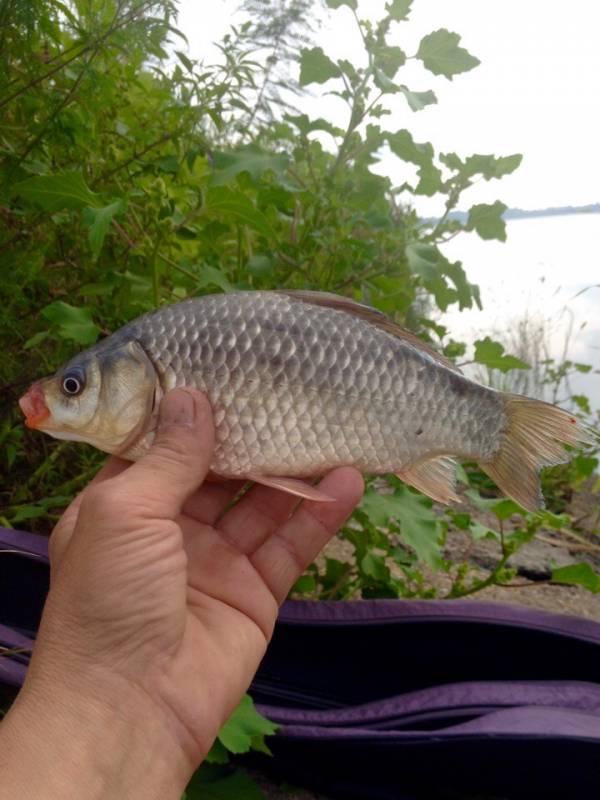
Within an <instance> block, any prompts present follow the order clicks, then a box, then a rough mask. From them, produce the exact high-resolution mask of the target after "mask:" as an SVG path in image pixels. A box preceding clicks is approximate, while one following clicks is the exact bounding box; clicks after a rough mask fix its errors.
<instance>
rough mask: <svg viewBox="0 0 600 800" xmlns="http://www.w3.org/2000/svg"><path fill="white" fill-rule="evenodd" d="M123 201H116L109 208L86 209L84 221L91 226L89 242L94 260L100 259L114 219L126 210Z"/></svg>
mask: <svg viewBox="0 0 600 800" xmlns="http://www.w3.org/2000/svg"><path fill="white" fill-rule="evenodd" d="M124 207H125V206H124V203H123V201H122V200H115V202H114V203H111V204H110V205H108V206H102V208H86V209H85V211H84V221H85V222H86V224H87V225H88V226H89V231H88V242H89V243H90V248H91V250H92V254H93V256H94V259H96V258H98V256H99V254H100V251H101V250H102V245H103V244H104V239H105V237H106V234H107V232H108V229H109V227H110V223H111V221H112V218H113V217H114V216H116V214H120V213H121V212H122V211H123V209H124Z"/></svg>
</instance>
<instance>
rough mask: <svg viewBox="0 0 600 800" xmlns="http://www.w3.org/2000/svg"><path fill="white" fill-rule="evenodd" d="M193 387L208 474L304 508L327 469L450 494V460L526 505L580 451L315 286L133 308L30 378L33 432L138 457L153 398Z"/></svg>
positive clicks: (410, 338) (383, 321) (573, 431)
mask: <svg viewBox="0 0 600 800" xmlns="http://www.w3.org/2000/svg"><path fill="white" fill-rule="evenodd" d="M177 386H194V387H196V388H198V389H200V390H202V391H203V392H205V393H206V395H207V396H208V398H209V400H210V403H211V405H212V408H213V413H214V420H215V425H216V449H215V453H214V459H213V463H212V467H211V469H212V471H213V472H214V473H215V474H216V475H219V476H223V477H227V478H240V477H242V478H246V479H249V480H254V481H257V482H261V483H265V484H267V485H272V486H277V487H279V488H281V489H283V490H285V491H290V492H292V493H295V494H298V495H300V496H303V497H310V498H312V499H321V500H323V499H326V498H325V497H324V496H323V495H321V494H320V493H319V491H318V489H316V488H314V487H312V486H311V485H310V484H308V483H306V482H304V481H302V480H300V479H301V478H307V477H311V476H318V475H322V474H324V473H325V472H327V471H328V470H330V469H331V468H333V467H336V466H340V465H354V466H355V467H357V468H358V469H359V470H361V471H362V472H364V473H373V474H382V473H389V472H393V473H395V474H396V475H398V476H399V477H401V478H402V479H403V480H404V481H406V482H407V483H408V484H410V485H412V486H414V487H416V488H418V489H420V490H421V491H423V492H424V493H425V494H427V495H429V496H430V497H432V498H434V499H436V500H439V501H440V502H450V501H452V500H457V499H458V498H457V496H456V492H455V488H454V473H455V469H454V467H455V464H454V462H453V461H452V458H456V457H457V458H461V459H468V460H472V461H476V462H477V463H478V464H479V465H480V466H481V468H482V469H483V470H484V471H485V472H486V473H487V474H488V475H489V476H491V478H492V479H493V480H494V481H495V482H496V483H497V484H498V486H499V487H500V488H501V489H502V491H503V492H504V493H505V494H507V495H508V496H509V497H512V498H514V499H515V500H516V501H517V502H518V503H520V504H521V505H522V506H523V507H524V508H526V509H530V510H533V509H536V508H539V507H540V506H542V504H543V498H542V495H541V490H540V484H539V479H538V472H539V470H540V468H541V467H544V466H549V465H551V464H557V463H560V462H564V461H566V460H567V459H568V454H567V453H566V451H565V449H564V447H563V444H568V445H575V444H577V443H579V442H585V441H589V434H588V433H587V432H586V430H585V429H584V428H583V427H582V426H581V424H580V423H579V422H578V421H577V420H576V418H575V417H574V416H572V415H571V414H570V413H569V412H568V411H564V410H562V409H560V408H557V407H556V406H552V405H549V404H547V403H543V402H540V401H538V400H533V399H530V398H527V397H523V396H520V395H514V394H507V393H503V392H498V391H495V390H493V389H490V388H488V387H485V386H482V385H480V384H478V383H476V382H474V381H472V380H469V379H468V378H467V377H465V376H464V375H462V374H461V373H460V372H458V371H457V370H456V368H455V367H454V366H453V365H452V364H451V363H450V362H448V361H446V359H444V358H443V357H442V356H440V355H439V354H438V353H436V352H435V351H434V350H433V349H431V348H430V347H428V346H427V345H425V344H424V343H423V342H421V341H420V340H419V339H418V338H417V337H416V336H415V335H414V334H411V333H410V332H408V331H406V330H404V329H402V328H400V327H399V326H397V325H395V324H394V323H393V322H391V321H390V320H389V319H388V318H387V317H386V316H385V315H383V314H382V313H380V312H378V311H376V310H375V309H372V308H369V307H367V306H363V305H361V304H358V303H355V302H354V301H352V300H349V299H348V298H344V297H339V296H337V295H331V294H327V293H320V292H288V291H271V292H236V293H232V294H218V295H209V296H205V297H200V298H194V299H190V300H186V301H184V302H182V303H177V304H176V305H171V306H164V307H163V308H160V309H159V310H158V311H154V312H151V313H149V314H145V315H144V316H142V317H139V318H138V319H136V320H133V321H132V322H130V323H129V324H127V325H125V326H124V327H123V328H121V329H120V330H118V331H117V332H116V333H113V334H112V335H111V336H109V337H107V338H106V339H103V340H102V341H100V342H99V343H98V344H96V345H95V346H94V347H91V348H90V349H89V350H86V351H85V352H83V353H81V354H79V355H77V356H76V357H75V358H73V359H72V360H71V361H69V362H68V364H66V366H64V367H62V368H61V369H59V370H58V372H57V373H56V374H55V375H54V376H52V377H50V378H47V379H45V380H42V381H39V382H38V383H36V384H34V385H33V386H32V387H31V388H30V389H29V391H28V392H27V393H26V394H25V395H24V396H23V397H22V398H21V400H20V405H21V408H22V409H23V411H24V413H25V414H26V417H27V424H28V425H29V426H30V427H35V428H39V429H41V430H43V431H45V432H47V433H49V434H51V435H52V436H55V437H57V438H61V439H71V440H77V441H83V442H89V443H91V444H93V445H94V446H96V447H98V448H99V449H101V450H104V451H106V452H109V453H117V454H118V455H120V456H121V457H123V458H127V459H131V460H135V459H137V458H139V457H140V456H141V455H142V454H143V453H144V452H146V450H147V449H148V448H149V446H150V445H151V443H152V441H153V438H154V431H155V427H156V420H157V415H156V411H157V407H158V403H159V401H160V398H161V397H162V395H163V394H164V393H165V392H166V391H168V390H169V389H172V388H174V387H177Z"/></svg>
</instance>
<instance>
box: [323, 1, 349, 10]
mask: <svg viewBox="0 0 600 800" xmlns="http://www.w3.org/2000/svg"><path fill="white" fill-rule="evenodd" d="M325 2H326V3H327V5H328V6H329V8H339V7H340V6H348V8H351V9H352V10H353V11H356V8H357V5H356V0H325Z"/></svg>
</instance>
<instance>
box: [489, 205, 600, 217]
mask: <svg viewBox="0 0 600 800" xmlns="http://www.w3.org/2000/svg"><path fill="white" fill-rule="evenodd" d="M566 214H600V203H593V204H591V205H587V206H558V207H555V208H540V209H534V210H531V211H528V210H525V209H522V208H509V209H507V210H506V211H505V212H504V214H503V215H502V218H503V219H529V218H530V217H562V216H565V215H566Z"/></svg>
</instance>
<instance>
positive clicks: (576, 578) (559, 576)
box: [551, 563, 600, 594]
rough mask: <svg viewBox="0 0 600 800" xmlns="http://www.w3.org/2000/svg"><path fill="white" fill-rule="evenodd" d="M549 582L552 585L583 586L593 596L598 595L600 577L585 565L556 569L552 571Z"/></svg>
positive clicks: (599, 591)
mask: <svg viewBox="0 0 600 800" xmlns="http://www.w3.org/2000/svg"><path fill="white" fill-rule="evenodd" d="M551 580H552V581H553V582H554V583H567V584H569V585H574V586H583V588H584V589H588V590H589V591H590V592H593V593H594V594H600V575H599V574H598V573H597V572H596V571H595V570H594V569H593V568H592V567H591V566H590V564H587V563H581V564H569V566H567V567H558V568H557V569H555V570H553V571H552V578H551Z"/></svg>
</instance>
